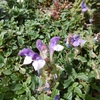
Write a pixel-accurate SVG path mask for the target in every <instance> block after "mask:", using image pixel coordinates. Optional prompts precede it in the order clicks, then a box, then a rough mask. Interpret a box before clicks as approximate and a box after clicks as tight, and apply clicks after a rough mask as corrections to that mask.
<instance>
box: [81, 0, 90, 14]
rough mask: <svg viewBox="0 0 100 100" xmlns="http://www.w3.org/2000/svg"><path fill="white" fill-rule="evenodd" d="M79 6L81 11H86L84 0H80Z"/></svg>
mask: <svg viewBox="0 0 100 100" xmlns="http://www.w3.org/2000/svg"><path fill="white" fill-rule="evenodd" d="M80 6H81V10H82V12H86V11H87V10H88V7H87V6H86V4H85V3H84V0H83V1H82V2H81V4H80Z"/></svg>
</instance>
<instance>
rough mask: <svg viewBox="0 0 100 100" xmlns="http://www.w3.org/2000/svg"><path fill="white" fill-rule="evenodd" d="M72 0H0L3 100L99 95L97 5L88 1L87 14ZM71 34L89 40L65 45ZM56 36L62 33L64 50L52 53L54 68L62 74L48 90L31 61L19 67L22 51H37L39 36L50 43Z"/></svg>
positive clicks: (79, 99) (89, 99) (76, 99)
mask: <svg viewBox="0 0 100 100" xmlns="http://www.w3.org/2000/svg"><path fill="white" fill-rule="evenodd" d="M58 1H59V2H58ZM69 1H70V2H69ZM69 1H68V2H66V1H65V0H56V1H55V2H53V1H52V0H24V2H17V0H6V1H4V0H3V1H0V100H53V99H54V96H55V95H59V97H60V100H99V99H100V95H99V94H100V43H99V42H96V43H95V42H94V40H93V39H94V38H95V36H96V34H97V33H98V32H100V30H99V28H98V27H99V26H100V23H99V22H98V20H96V19H98V18H100V17H97V18H96V15H95V12H96V13H97V12H98V5H99V3H98V0H97V2H96V0H86V1H85V0H84V1H85V2H86V4H87V5H88V7H89V11H88V12H85V13H84V14H83V13H82V12H81V8H80V3H81V0H69ZM90 18H93V22H92V23H90V22H89V19H90ZM70 33H72V34H80V37H81V38H82V39H84V40H85V41H86V43H85V44H84V45H83V46H78V47H77V48H76V47H73V46H72V47H70V48H67V47H66V45H65V43H64V39H66V38H67V37H68V35H69V34H70ZM53 36H60V37H61V39H60V41H59V42H60V44H62V45H63V46H64V50H63V51H61V52H55V54H54V60H55V66H56V67H55V66H54V65H53V64H52V66H53V67H55V68H57V69H55V70H54V72H55V73H57V71H58V70H60V72H59V77H58V78H57V79H56V80H54V84H53V85H52V86H51V87H50V91H45V90H43V88H44V85H43V82H42V81H41V79H40V77H39V76H38V75H37V72H36V71H34V69H33V67H32V65H24V66H21V64H22V61H23V58H21V57H19V56H18V52H19V50H21V49H23V48H26V47H28V48H31V49H32V50H34V51H35V52H37V53H38V50H37V49H36V40H37V39H41V40H43V42H44V43H45V44H47V45H48V43H49V40H50V38H52V37H53ZM59 68H60V69H59ZM43 73H44V72H43Z"/></svg>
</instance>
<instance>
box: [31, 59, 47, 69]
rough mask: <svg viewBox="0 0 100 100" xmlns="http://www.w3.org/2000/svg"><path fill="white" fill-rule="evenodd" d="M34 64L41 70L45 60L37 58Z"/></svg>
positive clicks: (35, 67)
mask: <svg viewBox="0 0 100 100" xmlns="http://www.w3.org/2000/svg"><path fill="white" fill-rule="evenodd" d="M32 65H33V67H34V69H35V70H39V69H41V68H42V67H43V66H44V65H45V60H42V59H41V60H35V61H34V62H33V63H32Z"/></svg>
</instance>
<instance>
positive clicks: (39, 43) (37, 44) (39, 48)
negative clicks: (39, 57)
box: [36, 39, 43, 51]
mask: <svg viewBox="0 0 100 100" xmlns="http://www.w3.org/2000/svg"><path fill="white" fill-rule="evenodd" d="M42 45H43V43H42V41H41V40H40V39H38V40H37V41H36V47H37V49H38V50H39V51H41V49H42Z"/></svg>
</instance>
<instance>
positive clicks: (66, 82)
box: [63, 76, 74, 88]
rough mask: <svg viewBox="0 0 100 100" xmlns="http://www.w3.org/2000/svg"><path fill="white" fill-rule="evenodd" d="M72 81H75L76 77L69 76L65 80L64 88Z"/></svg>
mask: <svg viewBox="0 0 100 100" xmlns="http://www.w3.org/2000/svg"><path fill="white" fill-rule="evenodd" d="M72 82H74V79H73V78H72V77H71V76H69V77H68V79H67V80H65V81H64V84H63V85H64V88H67V87H68V86H69V85H70V84H71V83H72Z"/></svg>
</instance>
